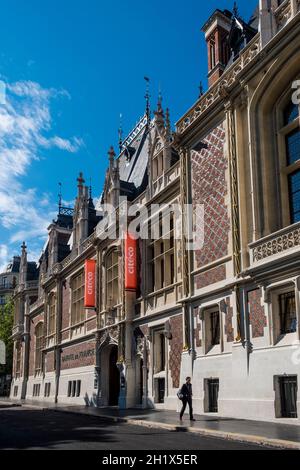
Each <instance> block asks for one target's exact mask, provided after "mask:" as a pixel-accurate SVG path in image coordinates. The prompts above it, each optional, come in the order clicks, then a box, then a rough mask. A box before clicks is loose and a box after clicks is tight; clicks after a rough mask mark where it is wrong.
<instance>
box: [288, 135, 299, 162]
mask: <svg viewBox="0 0 300 470" xmlns="http://www.w3.org/2000/svg"><path fill="white" fill-rule="evenodd" d="M286 151H287V164H288V165H292V163H295V162H297V161H298V160H300V129H295V130H294V131H293V132H291V133H290V134H289V135H288V136H287V137H286Z"/></svg>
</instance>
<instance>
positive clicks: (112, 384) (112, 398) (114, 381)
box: [108, 346, 120, 406]
mask: <svg viewBox="0 0 300 470" xmlns="http://www.w3.org/2000/svg"><path fill="white" fill-rule="evenodd" d="M117 361H118V348H117V346H111V348H110V353H109V386H108V404H109V406H117V405H118V403H119V394H120V373H119V370H118V368H117Z"/></svg>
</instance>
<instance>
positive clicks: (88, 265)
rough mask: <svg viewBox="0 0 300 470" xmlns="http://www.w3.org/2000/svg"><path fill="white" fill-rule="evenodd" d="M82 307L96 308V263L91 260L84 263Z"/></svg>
mask: <svg viewBox="0 0 300 470" xmlns="http://www.w3.org/2000/svg"><path fill="white" fill-rule="evenodd" d="M84 306H85V307H86V308H95V307H96V261H95V260H93V259H87V260H86V261H85V288H84Z"/></svg>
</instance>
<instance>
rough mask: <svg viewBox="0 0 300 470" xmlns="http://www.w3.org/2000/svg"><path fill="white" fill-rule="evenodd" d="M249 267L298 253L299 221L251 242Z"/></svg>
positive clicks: (299, 246) (299, 248) (299, 241)
mask: <svg viewBox="0 0 300 470" xmlns="http://www.w3.org/2000/svg"><path fill="white" fill-rule="evenodd" d="M249 248H250V264H251V267H255V266H260V265H262V264H265V263H267V262H271V261H276V260H278V259H281V258H284V257H286V256H289V255H292V254H293V253H300V222H298V223H297V224H294V225H290V226H289V227H286V228H284V229H281V230H279V231H278V232H275V233H272V234H271V235H268V236H267V237H264V238H261V239H260V240H258V241H256V242H254V243H251V244H250V245H249Z"/></svg>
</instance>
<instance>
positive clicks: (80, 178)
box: [77, 172, 85, 195]
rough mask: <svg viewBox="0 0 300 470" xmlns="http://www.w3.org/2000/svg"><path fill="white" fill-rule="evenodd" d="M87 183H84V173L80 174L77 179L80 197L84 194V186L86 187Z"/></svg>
mask: <svg viewBox="0 0 300 470" xmlns="http://www.w3.org/2000/svg"><path fill="white" fill-rule="evenodd" d="M84 183H85V181H84V178H83V173H82V172H80V173H79V176H78V178H77V188H78V195H81V194H82V193H83V185H84Z"/></svg>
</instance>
